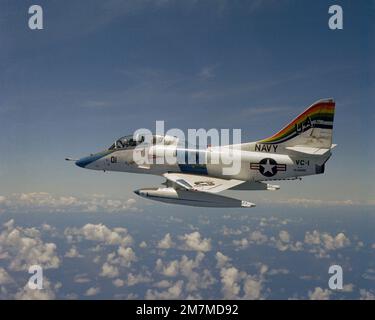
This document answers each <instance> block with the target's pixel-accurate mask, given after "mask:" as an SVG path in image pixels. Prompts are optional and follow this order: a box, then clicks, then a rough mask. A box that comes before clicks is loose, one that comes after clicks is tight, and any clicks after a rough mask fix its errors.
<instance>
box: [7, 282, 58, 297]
mask: <svg viewBox="0 0 375 320" xmlns="http://www.w3.org/2000/svg"><path fill="white" fill-rule="evenodd" d="M60 287H61V284H60V283H57V284H55V285H54V286H53V285H52V284H51V282H50V281H49V280H48V279H47V278H46V277H43V289H41V290H33V289H30V288H29V286H28V284H26V285H25V286H24V287H23V288H21V289H20V290H19V291H18V292H17V293H16V294H15V296H14V298H15V299H17V300H53V299H55V298H56V293H55V291H57V290H58V289H59V288H60Z"/></svg>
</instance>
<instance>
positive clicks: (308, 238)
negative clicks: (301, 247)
mask: <svg viewBox="0 0 375 320" xmlns="http://www.w3.org/2000/svg"><path fill="white" fill-rule="evenodd" d="M304 242H305V244H307V245H309V246H311V247H312V249H311V250H310V252H313V253H315V254H316V256H317V257H328V254H327V251H333V250H337V249H341V248H344V247H346V246H349V245H350V239H349V238H348V237H347V236H346V235H345V234H344V233H342V232H340V233H338V234H337V235H336V236H332V235H330V234H329V233H327V232H323V233H320V232H319V231H317V230H314V231H312V232H310V231H307V232H306V233H305V240H304Z"/></svg>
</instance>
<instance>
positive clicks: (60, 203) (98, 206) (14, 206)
mask: <svg viewBox="0 0 375 320" xmlns="http://www.w3.org/2000/svg"><path fill="white" fill-rule="evenodd" d="M137 211H141V210H140V209H138V208H137V207H136V201H135V200H134V199H132V198H131V199H127V200H118V199H116V200H115V199H109V198H106V197H104V196H102V195H95V194H94V195H91V196H90V197H87V198H85V199H79V198H77V197H73V196H56V195H52V194H50V193H48V192H30V193H15V194H12V195H10V196H6V197H5V196H0V212H46V213H51V212H54V213H60V212H72V213H76V212H108V213H116V212H137Z"/></svg>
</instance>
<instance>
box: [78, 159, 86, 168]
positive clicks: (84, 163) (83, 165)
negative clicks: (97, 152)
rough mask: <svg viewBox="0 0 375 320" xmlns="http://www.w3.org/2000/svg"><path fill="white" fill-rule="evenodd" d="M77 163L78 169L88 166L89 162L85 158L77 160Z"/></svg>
mask: <svg viewBox="0 0 375 320" xmlns="http://www.w3.org/2000/svg"><path fill="white" fill-rule="evenodd" d="M75 163H76V165H77V166H78V167H81V168H84V167H85V165H86V164H87V161H85V158H82V159H79V160H77V161H76V162H75Z"/></svg>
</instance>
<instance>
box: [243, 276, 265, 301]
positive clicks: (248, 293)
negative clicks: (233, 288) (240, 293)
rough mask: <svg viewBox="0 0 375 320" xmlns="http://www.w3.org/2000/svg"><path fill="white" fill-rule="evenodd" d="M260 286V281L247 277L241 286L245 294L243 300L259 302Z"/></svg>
mask: <svg viewBox="0 0 375 320" xmlns="http://www.w3.org/2000/svg"><path fill="white" fill-rule="evenodd" d="M262 286H263V285H262V280H261V279H257V278H256V277H247V278H246V279H245V282H244V285H243V290H244V292H245V294H244V299H249V300H259V299H260V298H261V292H262Z"/></svg>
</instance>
